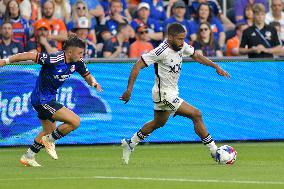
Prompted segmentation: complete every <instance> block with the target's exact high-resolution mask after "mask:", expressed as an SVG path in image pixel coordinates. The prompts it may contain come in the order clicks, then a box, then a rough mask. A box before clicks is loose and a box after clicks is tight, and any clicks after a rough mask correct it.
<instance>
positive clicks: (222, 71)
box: [216, 66, 231, 78]
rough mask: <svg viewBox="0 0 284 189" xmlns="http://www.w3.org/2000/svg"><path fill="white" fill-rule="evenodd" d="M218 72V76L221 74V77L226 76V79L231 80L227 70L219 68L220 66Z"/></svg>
mask: <svg viewBox="0 0 284 189" xmlns="http://www.w3.org/2000/svg"><path fill="white" fill-rule="evenodd" d="M216 72H217V74H219V75H221V76H224V77H226V78H230V77H231V76H230V74H229V73H228V72H226V71H225V70H223V69H222V68H221V67H219V66H218V67H217V68H216Z"/></svg>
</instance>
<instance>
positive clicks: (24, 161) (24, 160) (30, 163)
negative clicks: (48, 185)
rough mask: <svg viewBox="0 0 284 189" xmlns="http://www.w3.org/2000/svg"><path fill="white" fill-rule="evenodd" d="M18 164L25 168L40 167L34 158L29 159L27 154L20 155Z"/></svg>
mask: <svg viewBox="0 0 284 189" xmlns="http://www.w3.org/2000/svg"><path fill="white" fill-rule="evenodd" d="M20 163H21V164H23V165H24V166H26V167H28V166H31V167H41V165H40V164H38V163H37V162H36V160H35V158H34V157H29V156H28V155H27V154H24V155H22V157H21V159H20Z"/></svg>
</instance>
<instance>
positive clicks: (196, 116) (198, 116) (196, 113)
mask: <svg viewBox="0 0 284 189" xmlns="http://www.w3.org/2000/svg"><path fill="white" fill-rule="evenodd" d="M192 117H193V119H194V120H196V121H198V120H201V119H202V113H201V111H200V110H198V109H195V110H194V112H193V115H192Z"/></svg>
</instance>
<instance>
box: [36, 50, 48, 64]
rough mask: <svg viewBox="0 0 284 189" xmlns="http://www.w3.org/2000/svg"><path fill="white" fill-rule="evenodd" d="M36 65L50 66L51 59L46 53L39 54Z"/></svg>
mask: <svg viewBox="0 0 284 189" xmlns="http://www.w3.org/2000/svg"><path fill="white" fill-rule="evenodd" d="M36 63H38V64H40V65H46V64H50V57H49V55H48V54H46V53H37V56H36Z"/></svg>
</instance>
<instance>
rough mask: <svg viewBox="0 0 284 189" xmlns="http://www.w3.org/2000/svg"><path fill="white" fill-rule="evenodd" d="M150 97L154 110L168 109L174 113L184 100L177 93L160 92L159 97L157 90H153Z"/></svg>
mask: <svg viewBox="0 0 284 189" xmlns="http://www.w3.org/2000/svg"><path fill="white" fill-rule="evenodd" d="M152 98H153V101H154V102H155V104H154V110H162V111H170V112H171V113H175V112H176V111H177V110H178V108H179V107H180V105H181V104H182V102H183V101H184V100H183V99H182V98H180V97H179V96H178V95H173V94H170V93H167V92H161V98H160V95H159V93H158V92H153V93H152ZM159 101H160V102H159Z"/></svg>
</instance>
